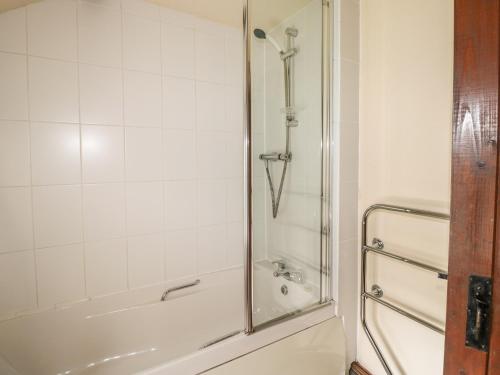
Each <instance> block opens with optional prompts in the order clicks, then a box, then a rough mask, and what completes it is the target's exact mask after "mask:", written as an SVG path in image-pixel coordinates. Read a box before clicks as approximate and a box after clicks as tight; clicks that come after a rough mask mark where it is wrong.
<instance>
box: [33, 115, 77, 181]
mask: <svg viewBox="0 0 500 375" xmlns="http://www.w3.org/2000/svg"><path fill="white" fill-rule="evenodd" d="M28 155H29V154H28ZM31 176H32V179H33V184H34V185H54V184H79V183H80V182H81V170H80V128H79V126H78V125H72V124H57V123H35V122H33V123H31Z"/></svg>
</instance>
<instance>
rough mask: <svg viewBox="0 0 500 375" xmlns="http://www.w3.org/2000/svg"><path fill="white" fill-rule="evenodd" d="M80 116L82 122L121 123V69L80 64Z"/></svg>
mask: <svg viewBox="0 0 500 375" xmlns="http://www.w3.org/2000/svg"><path fill="white" fill-rule="evenodd" d="M80 116H81V121H82V123H84V124H99V125H121V124H122V123H123V82H122V71H121V70H119V69H113V68H103V67H99V66H93V65H84V64H81V65H80Z"/></svg>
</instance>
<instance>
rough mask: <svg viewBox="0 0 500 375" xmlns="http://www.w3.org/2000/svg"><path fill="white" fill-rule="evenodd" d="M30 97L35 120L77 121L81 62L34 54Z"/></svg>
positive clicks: (31, 60)
mask: <svg viewBox="0 0 500 375" xmlns="http://www.w3.org/2000/svg"><path fill="white" fill-rule="evenodd" d="M29 98H30V114H31V120H33V121H52V122H71V123H77V122H78V121H79V113H78V112H79V104H78V68H77V64H76V63H72V62H64V61H56V60H48V59H41V58H37V57H30V58H29Z"/></svg>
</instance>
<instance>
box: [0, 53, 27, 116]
mask: <svg viewBox="0 0 500 375" xmlns="http://www.w3.org/2000/svg"><path fill="white" fill-rule="evenodd" d="M27 81H28V80H27V73H26V58H25V57H23V56H21V55H14V54H10V53H3V52H0V87H2V90H1V91H0V119H4V120H27V119H28V92H27V87H28V82H27Z"/></svg>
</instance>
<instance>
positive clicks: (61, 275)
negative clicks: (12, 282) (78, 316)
mask: <svg viewBox="0 0 500 375" xmlns="http://www.w3.org/2000/svg"><path fill="white" fill-rule="evenodd" d="M83 252H84V251H83V245H82V244H77V245H70V246H62V247H51V248H47V249H41V250H36V266H37V281H38V305H39V306H40V307H50V306H53V305H55V304H60V303H64V302H67V301H77V300H80V299H83V298H84V297H85V277H84V255H83Z"/></svg>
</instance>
